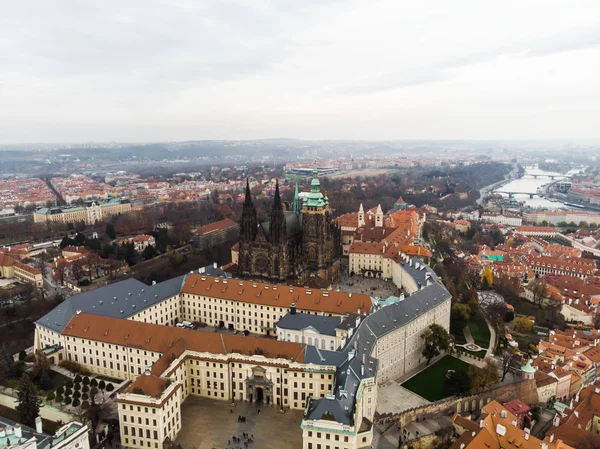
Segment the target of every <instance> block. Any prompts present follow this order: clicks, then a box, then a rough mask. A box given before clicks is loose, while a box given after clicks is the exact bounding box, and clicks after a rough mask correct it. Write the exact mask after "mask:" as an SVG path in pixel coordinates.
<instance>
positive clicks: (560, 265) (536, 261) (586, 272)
mask: <svg viewBox="0 0 600 449" xmlns="http://www.w3.org/2000/svg"><path fill="white" fill-rule="evenodd" d="M529 266H530V268H532V269H533V272H534V273H535V274H537V275H539V276H545V275H568V276H577V277H579V278H581V279H586V278H587V277H588V276H594V275H595V274H596V273H597V271H598V270H597V268H596V262H595V261H594V260H593V259H584V258H581V257H579V258H558V257H548V256H534V255H531V256H530V257H529Z"/></svg>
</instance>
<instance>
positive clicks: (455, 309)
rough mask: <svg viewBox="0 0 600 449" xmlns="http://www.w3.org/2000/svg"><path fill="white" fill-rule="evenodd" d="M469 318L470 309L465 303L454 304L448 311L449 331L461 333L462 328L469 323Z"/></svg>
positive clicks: (456, 333)
mask: <svg viewBox="0 0 600 449" xmlns="http://www.w3.org/2000/svg"><path fill="white" fill-rule="evenodd" d="M470 319H471V310H470V309H469V306H468V305H466V304H460V303H457V304H454V305H453V306H452V309H451V313H450V331H451V332H452V333H453V334H455V335H459V334H462V330H463V329H464V328H465V327H466V326H467V324H469V320H470Z"/></svg>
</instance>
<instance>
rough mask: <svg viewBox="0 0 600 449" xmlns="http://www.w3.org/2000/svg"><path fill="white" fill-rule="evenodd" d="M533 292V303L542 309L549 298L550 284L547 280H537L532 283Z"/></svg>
mask: <svg viewBox="0 0 600 449" xmlns="http://www.w3.org/2000/svg"><path fill="white" fill-rule="evenodd" d="M531 291H532V292H533V302H534V303H536V304H537V305H538V306H540V308H541V307H542V306H543V305H544V299H546V297H547V296H548V284H547V283H546V280H545V279H536V280H535V281H533V282H532V283H531Z"/></svg>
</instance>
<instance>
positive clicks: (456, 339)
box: [452, 332, 467, 345]
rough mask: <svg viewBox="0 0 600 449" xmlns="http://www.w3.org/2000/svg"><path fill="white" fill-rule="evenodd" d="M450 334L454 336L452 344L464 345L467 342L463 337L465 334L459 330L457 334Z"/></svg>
mask: <svg viewBox="0 0 600 449" xmlns="http://www.w3.org/2000/svg"><path fill="white" fill-rule="evenodd" d="M452 336H453V337H454V344H455V345H465V344H467V340H466V338H465V334H464V333H462V332H460V333H458V334H452Z"/></svg>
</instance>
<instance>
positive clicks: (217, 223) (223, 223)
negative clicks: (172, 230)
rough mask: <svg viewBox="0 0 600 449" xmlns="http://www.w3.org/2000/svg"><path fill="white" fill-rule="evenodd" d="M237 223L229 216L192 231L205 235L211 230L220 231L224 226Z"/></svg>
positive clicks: (228, 226)
mask: <svg viewBox="0 0 600 449" xmlns="http://www.w3.org/2000/svg"><path fill="white" fill-rule="evenodd" d="M236 224H237V223H236V222H235V221H233V220H231V219H229V218H226V219H225V220H220V221H215V222H214V223H209V224H207V225H204V226H202V227H201V228H199V229H197V230H196V231H194V234H197V235H205V234H209V233H211V232H215V231H220V230H222V229H225V228H230V227H232V226H235V225H236Z"/></svg>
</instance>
